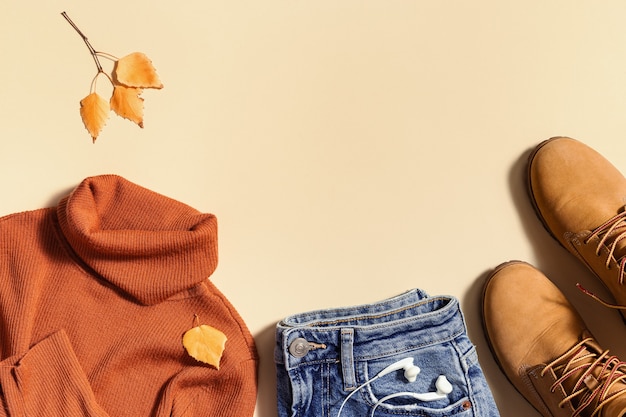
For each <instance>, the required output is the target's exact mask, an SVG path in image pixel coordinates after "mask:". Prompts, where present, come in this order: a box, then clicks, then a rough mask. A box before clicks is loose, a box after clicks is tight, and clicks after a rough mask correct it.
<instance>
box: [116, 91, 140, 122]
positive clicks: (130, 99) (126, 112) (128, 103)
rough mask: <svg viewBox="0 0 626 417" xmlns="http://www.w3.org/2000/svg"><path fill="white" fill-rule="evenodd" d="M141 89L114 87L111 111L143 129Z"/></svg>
mask: <svg viewBox="0 0 626 417" xmlns="http://www.w3.org/2000/svg"><path fill="white" fill-rule="evenodd" d="M142 92H143V90H142V89H141V88H135V87H126V86H124V85H116V86H115V87H114V88H113V95H112V96H111V100H110V103H111V110H113V111H114V112H115V113H116V114H117V115H118V116H121V117H123V118H125V119H128V120H130V121H133V122H135V123H137V125H139V127H143V98H141V97H139V95H140V94H141V93H142Z"/></svg>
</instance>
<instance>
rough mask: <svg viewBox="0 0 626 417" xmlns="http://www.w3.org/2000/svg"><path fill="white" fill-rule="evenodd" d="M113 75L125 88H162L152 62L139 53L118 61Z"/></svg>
mask: <svg viewBox="0 0 626 417" xmlns="http://www.w3.org/2000/svg"><path fill="white" fill-rule="evenodd" d="M114 75H115V78H116V79H117V81H118V82H119V83H120V84H123V85H125V86H127V87H141V88H157V89H161V88H163V83H161V80H160V79H159V76H158V75H157V73H156V70H155V69H154V66H152V61H150V58H148V57H147V56H146V54H143V53H141V52H133V53H132V54H129V55H126V56H125V57H122V58H120V59H118V60H117V62H116V63H115V70H114Z"/></svg>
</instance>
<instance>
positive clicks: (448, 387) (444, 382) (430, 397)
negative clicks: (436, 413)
mask: <svg viewBox="0 0 626 417" xmlns="http://www.w3.org/2000/svg"><path fill="white" fill-rule="evenodd" d="M435 388H437V391H435V392H424V393H421V394H420V393H415V392H397V393H395V394H390V395H387V396H386V397H383V398H381V399H380V400H378V402H377V403H376V404H374V406H373V407H372V413H371V414H370V416H371V417H374V412H375V411H376V408H378V406H379V405H380V404H382V403H384V402H385V401H387V400H390V399H392V398H397V397H411V398H415V399H416V400H418V401H437V400H443V399H444V398H446V397H447V396H448V394H450V393H451V392H452V384H450V382H449V381H448V378H446V376H445V375H439V377H438V378H437V381H435Z"/></svg>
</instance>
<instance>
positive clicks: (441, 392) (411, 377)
mask: <svg viewBox="0 0 626 417" xmlns="http://www.w3.org/2000/svg"><path fill="white" fill-rule="evenodd" d="M400 369H404V377H405V378H406V380H407V381H408V382H415V380H416V379H417V376H418V375H419V373H420V372H421V369H420V367H419V366H417V365H414V364H413V358H410V357H409V358H404V359H401V360H399V361H398V362H394V363H392V364H391V365H389V366H388V367H386V368H385V369H383V370H382V371H380V372H379V373H377V374H376V376H375V377H373V378H372V379H369V380H367V381H365V382H364V383H363V384H361V385H359V386H358V387H357V388H356V389H355V390H354V391H352V392H351V393H350V394H349V395H348V396H347V397H346V398H345V400H343V403H341V407H339V412H338V413H337V417H339V416H340V415H341V411H342V410H343V407H344V406H345V405H346V403H347V402H348V400H349V399H350V397H352V396H353V395H354V394H355V393H356V392H357V391H359V390H360V389H361V388H363V387H365V386H366V385H369V384H371V383H372V382H374V381H376V380H377V379H379V378H381V377H383V376H385V375H387V374H389V373H391V372H394V371H399V370H400ZM435 388H437V391H435V392H425V393H414V392H397V393H395V394H390V395H387V396H386V397H383V398H381V399H380V400H378V402H377V403H376V404H374V406H373V407H372V414H371V415H372V416H374V411H375V410H376V408H377V407H378V406H379V405H380V404H382V403H384V402H385V401H387V400H390V399H392V398H396V397H412V398H415V399H416V400H419V401H436V400H441V399H444V398H446V397H447V396H448V394H450V393H451V392H452V384H450V382H449V381H448V379H447V378H446V377H445V375H439V377H438V378H437V381H436V382H435Z"/></svg>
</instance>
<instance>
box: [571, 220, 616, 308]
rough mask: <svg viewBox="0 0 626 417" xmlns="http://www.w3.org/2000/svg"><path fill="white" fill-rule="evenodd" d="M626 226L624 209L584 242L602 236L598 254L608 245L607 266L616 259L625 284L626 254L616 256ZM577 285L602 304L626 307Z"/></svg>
mask: <svg viewBox="0 0 626 417" xmlns="http://www.w3.org/2000/svg"><path fill="white" fill-rule="evenodd" d="M625 228H626V210H623V211H622V212H620V213H619V214H617V215H615V216H613V217H611V218H610V219H608V220H607V221H605V222H604V223H602V224H601V225H600V226H598V227H596V228H595V229H594V230H593V231H592V232H591V234H590V235H589V236H588V237H587V239H585V241H584V243H585V244H588V243H589V242H590V241H591V240H592V239H594V238H596V237H597V238H600V242H599V243H598V246H597V248H596V255H597V256H600V252H601V251H602V248H603V247H605V246H606V247H608V249H609V254H608V256H607V258H606V263H605V267H606V269H611V259H615V261H616V262H617V264H618V265H619V273H618V276H619V278H618V279H619V283H620V285H622V284H624V276H625V275H626V256H622V257H621V258H620V259H616V258H615V254H616V251H617V247H618V243H619V242H620V241H622V240H623V239H626V230H622V229H625ZM576 286H577V287H578V288H579V289H580V290H581V291H582V292H584V293H585V294H587V295H589V296H590V297H592V298H593V299H595V300H596V301H598V302H599V303H601V304H602V305H604V306H606V307H609V308H615V309H622V310H623V309H626V306H622V305H617V304H611V303H608V302H606V301H604V300H602V299H601V298H599V297H598V296H597V295H595V294H594V293H592V292H591V291H589V290H587V289H585V288H584V287H583V286H582V285H580V284H576Z"/></svg>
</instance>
